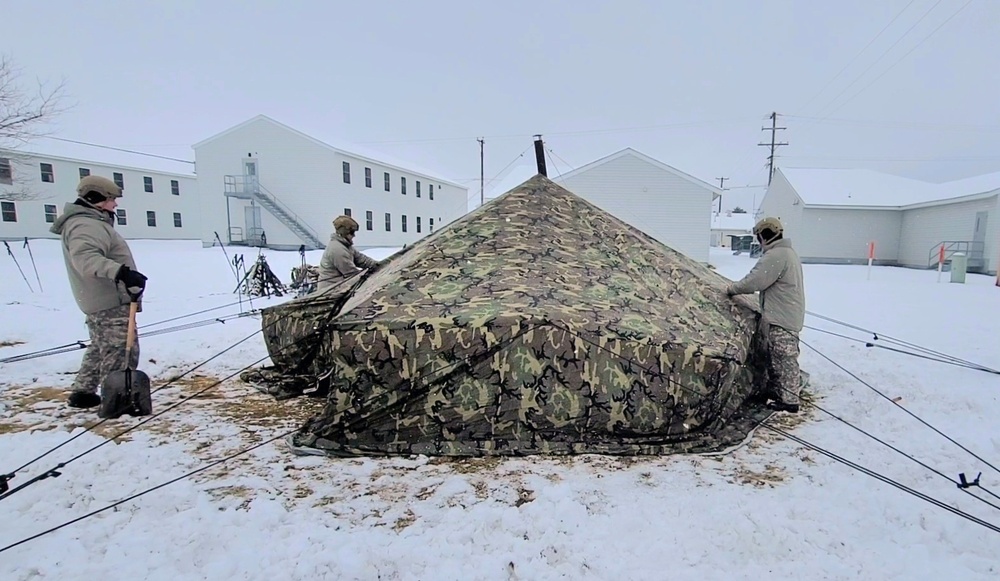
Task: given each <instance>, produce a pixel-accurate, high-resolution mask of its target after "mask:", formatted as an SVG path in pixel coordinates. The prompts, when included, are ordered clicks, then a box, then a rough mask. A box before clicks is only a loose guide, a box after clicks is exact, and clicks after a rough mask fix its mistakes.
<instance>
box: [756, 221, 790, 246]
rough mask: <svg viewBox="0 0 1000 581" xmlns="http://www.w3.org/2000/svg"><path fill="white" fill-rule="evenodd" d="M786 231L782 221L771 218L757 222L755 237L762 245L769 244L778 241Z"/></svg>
mask: <svg viewBox="0 0 1000 581" xmlns="http://www.w3.org/2000/svg"><path fill="white" fill-rule="evenodd" d="M784 230H785V229H784V228H783V227H782V226H781V221H779V220H778V219H777V218H772V217H770V216H769V217H767V218H764V219H762V220H761V221H760V222H757V224H755V225H754V227H753V233H754V236H756V237H757V238H759V239H760V241H761V243H762V244H767V243H768V242H773V241H774V240H776V239H778V238H779V237H781V235H782V234H783V233H784Z"/></svg>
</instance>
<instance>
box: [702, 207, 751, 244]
mask: <svg viewBox="0 0 1000 581" xmlns="http://www.w3.org/2000/svg"><path fill="white" fill-rule="evenodd" d="M754 223H755V222H754V218H753V216H752V215H751V214H747V213H740V214H734V213H732V212H726V213H725V214H720V213H718V212H716V213H714V214H712V246H718V247H721V248H729V247H730V244H731V242H732V239H731V238H730V236H746V235H748V234H752V233H753V226H754Z"/></svg>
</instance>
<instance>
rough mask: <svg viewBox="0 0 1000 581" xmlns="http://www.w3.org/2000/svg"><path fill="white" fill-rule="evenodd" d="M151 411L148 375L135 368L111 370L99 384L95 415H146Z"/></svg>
mask: <svg viewBox="0 0 1000 581" xmlns="http://www.w3.org/2000/svg"><path fill="white" fill-rule="evenodd" d="M151 413H153V399H152V396H151V395H150V389H149V376H148V375H146V374H145V373H144V372H142V371H139V370H137V369H125V370H122V371H112V372H111V373H109V374H108V376H107V377H105V378H104V383H103V385H102V386H101V407H100V409H99V410H98V412H97V415H98V416H99V417H102V418H109V419H114V418H118V417H121V416H122V414H128V415H130V416H148V415H149V414H151Z"/></svg>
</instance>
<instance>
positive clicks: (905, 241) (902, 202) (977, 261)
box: [758, 168, 1000, 274]
mask: <svg viewBox="0 0 1000 581" xmlns="http://www.w3.org/2000/svg"><path fill="white" fill-rule="evenodd" d="M764 215H768V216H776V217H777V218H779V219H780V220H781V221H782V223H783V224H784V226H785V231H786V232H787V234H788V236H789V237H790V238H792V240H793V244H794V245H795V247H796V249H797V250H798V252H799V255H800V256H801V257H802V259H803V261H807V262H825V263H859V262H864V261H866V260H867V258H868V249H869V243H871V242H874V244H875V262H876V263H877V264H889V265H899V266H906V267H913V268H930V267H934V266H936V264H937V256H938V252H939V249H940V248H941V246H942V245H944V246H945V249H946V258H950V256H951V254H954V253H955V252H963V253H965V254H966V255H967V256H968V268H969V271H970V272H984V273H991V274H992V273H995V272H996V270H997V264H998V256H997V255H998V253H1000V241H998V238H1000V173H996V174H988V175H984V176H977V177H974V178H969V179H965V180H958V181H953V182H946V183H929V182H923V181H919V180H912V179H907V178H902V177H898V176H893V175H889V174H884V173H879V172H875V171H870V170H856V169H789V168H781V169H778V170H776V171H775V174H774V177H773V179H772V182H771V186H770V187H769V188H768V190H767V194H766V195H765V197H764V200H763V201H762V202H761V206H760V211H759V213H758V217H760V216H764Z"/></svg>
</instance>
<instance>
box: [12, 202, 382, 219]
mask: <svg viewBox="0 0 1000 581" xmlns="http://www.w3.org/2000/svg"><path fill="white" fill-rule="evenodd" d="M385 217H386V219H388V218H389V214H386V215H385ZM0 218H2V219H3V221H4V222H17V208H16V207H15V206H14V202H0Z"/></svg>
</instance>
